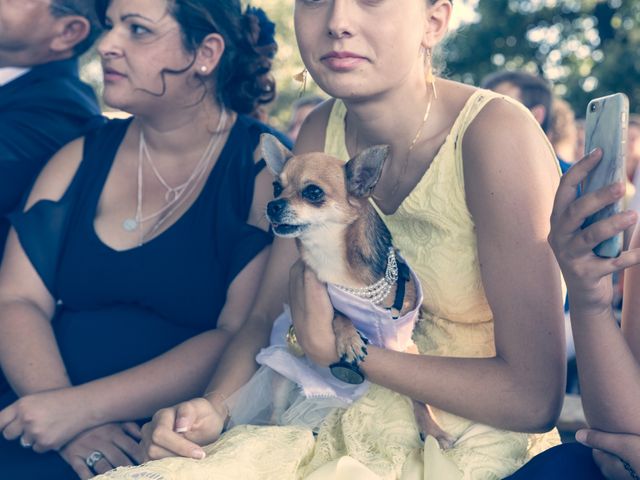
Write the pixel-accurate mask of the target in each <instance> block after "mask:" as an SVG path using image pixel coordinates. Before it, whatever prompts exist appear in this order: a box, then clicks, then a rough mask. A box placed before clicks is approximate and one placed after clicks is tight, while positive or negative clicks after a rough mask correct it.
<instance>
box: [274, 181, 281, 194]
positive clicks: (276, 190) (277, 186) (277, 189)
mask: <svg viewBox="0 0 640 480" xmlns="http://www.w3.org/2000/svg"><path fill="white" fill-rule="evenodd" d="M282 190H283V188H282V185H280V182H273V197H274V198H278V197H279V196H280V194H282Z"/></svg>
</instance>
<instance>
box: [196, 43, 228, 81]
mask: <svg viewBox="0 0 640 480" xmlns="http://www.w3.org/2000/svg"><path fill="white" fill-rule="evenodd" d="M224 48H225V44H224V38H223V37H222V35H220V34H219V33H210V34H209V35H207V36H206V37H204V40H202V43H201V44H200V47H198V53H197V54H196V61H195V62H194V64H193V66H194V68H195V69H196V72H197V73H198V75H201V76H208V75H210V74H211V73H212V72H213V71H214V70H215V69H216V68H218V65H219V64H220V59H221V58H222V54H223V53H224Z"/></svg>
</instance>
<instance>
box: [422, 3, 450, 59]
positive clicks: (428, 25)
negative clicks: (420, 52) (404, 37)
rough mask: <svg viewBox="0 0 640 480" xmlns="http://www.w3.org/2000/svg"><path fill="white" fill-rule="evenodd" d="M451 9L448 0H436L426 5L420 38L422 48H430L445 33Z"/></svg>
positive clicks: (439, 40) (438, 41)
mask: <svg viewBox="0 0 640 480" xmlns="http://www.w3.org/2000/svg"><path fill="white" fill-rule="evenodd" d="M427 1H429V0H427ZM452 9H453V5H452V4H451V1H450V0H436V1H435V2H434V3H433V4H431V5H428V6H427V11H426V17H425V29H424V36H423V39H422V46H423V47H424V48H431V49H432V48H433V47H435V46H436V45H437V44H438V43H440V42H441V41H442V39H443V38H444V37H445V36H446V35H447V32H448V31H449V21H450V20H451V12H452Z"/></svg>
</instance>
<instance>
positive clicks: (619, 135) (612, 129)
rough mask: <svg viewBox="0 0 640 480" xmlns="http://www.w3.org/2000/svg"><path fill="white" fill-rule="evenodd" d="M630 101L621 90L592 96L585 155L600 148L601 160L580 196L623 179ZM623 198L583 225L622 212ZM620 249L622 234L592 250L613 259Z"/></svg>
mask: <svg viewBox="0 0 640 480" xmlns="http://www.w3.org/2000/svg"><path fill="white" fill-rule="evenodd" d="M628 121H629V100H628V99H627V96H626V95H624V94H623V93H616V94H613V95H609V96H606V97H600V98H595V99H593V100H591V101H590V102H589V105H588V106H587V114H586V120H585V154H587V153H589V152H591V151H592V150H593V149H595V148H600V149H602V152H603V153H602V159H601V160H600V162H599V163H598V165H596V167H595V168H594V169H593V170H592V171H591V172H589V175H588V176H587V178H585V180H584V181H583V183H582V188H581V193H580V194H581V195H584V194H586V193H589V192H594V191H596V190H599V189H600V188H602V187H606V186H607V185H610V184H612V183H615V182H624V181H626V171H625V153H626V148H625V147H626V145H625V144H626V139H627V125H628ZM622 208H623V207H622V200H619V201H618V202H616V203H613V204H611V205H607V206H606V207H604V208H603V209H602V210H600V211H598V212H596V213H594V214H593V215H591V216H589V217H588V218H587V219H586V220H585V222H584V224H583V225H582V228H587V227H588V226H589V225H591V224H593V223H596V222H598V221H599V220H603V219H605V218H609V217H611V216H612V215H615V214H617V213H620V212H621V211H622ZM621 251H622V233H620V234H618V235H616V236H615V237H612V238H609V239H607V240H605V241H603V242H601V243H600V244H598V245H597V246H596V247H595V248H594V249H593V252H594V253H595V254H596V255H598V256H599V257H605V258H613V257H617V256H618V255H620V252H621Z"/></svg>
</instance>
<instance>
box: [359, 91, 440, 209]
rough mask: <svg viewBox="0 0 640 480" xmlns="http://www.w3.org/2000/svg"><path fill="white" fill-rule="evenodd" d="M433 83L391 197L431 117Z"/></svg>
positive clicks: (405, 172)
mask: <svg viewBox="0 0 640 480" xmlns="http://www.w3.org/2000/svg"><path fill="white" fill-rule="evenodd" d="M431 85H432V89H433V90H432V92H431V95H429V101H428V102H427V106H426V108H425V110H424V116H423V117H422V122H420V126H419V127H418V130H417V131H416V134H415V135H414V137H413V140H411V143H410V144H409V151H408V152H407V156H406V157H405V159H404V163H403V165H402V173H401V174H400V175H398V177H397V178H396V182H395V184H394V185H393V188H392V190H391V197H393V196H395V194H396V193H397V192H398V189H399V188H400V181H401V179H402V178H404V177H405V175H406V174H407V169H408V168H409V160H410V158H411V152H412V151H413V148H414V147H415V146H416V143H418V140H419V139H420V136H421V135H422V131H423V130H424V126H425V124H426V123H427V120H428V119H429V115H430V113H431V105H432V104H433V99H434V98H435V97H436V91H435V83H432V84H431ZM355 153H356V155H357V154H358V153H359V149H358V130H356V132H355ZM372 196H373V197H374V198H375V195H372Z"/></svg>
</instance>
